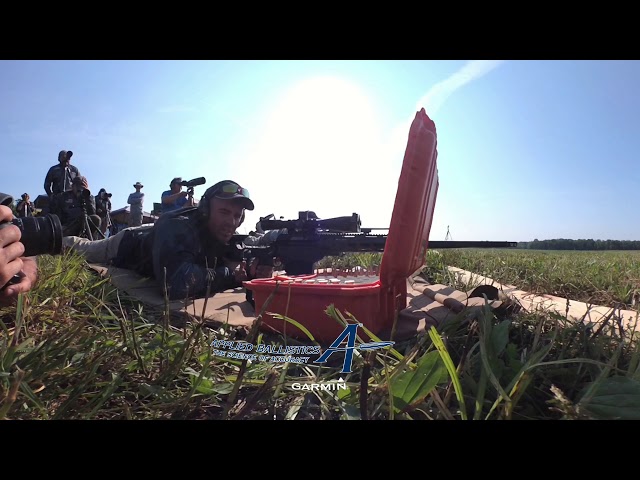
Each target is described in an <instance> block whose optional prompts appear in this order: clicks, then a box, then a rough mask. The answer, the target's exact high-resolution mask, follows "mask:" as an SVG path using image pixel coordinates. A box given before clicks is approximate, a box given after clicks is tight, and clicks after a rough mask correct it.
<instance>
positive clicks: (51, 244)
mask: <svg viewBox="0 0 640 480" xmlns="http://www.w3.org/2000/svg"><path fill="white" fill-rule="evenodd" d="M12 203H13V197H11V195H7V194H5V193H0V204H1V205H4V206H6V207H10V206H11V204H12ZM10 223H12V224H13V225H15V226H16V227H18V228H19V229H20V232H21V234H22V236H21V237H20V242H22V244H23V245H24V256H25V257H32V256H35V255H43V254H49V255H58V254H60V252H62V224H61V223H60V219H59V218H58V216H57V215H54V214H51V213H49V214H47V215H44V216H42V217H24V218H16V217H14V219H13V220H12V221H11V222H2V223H0V228H4V227H5V226H6V225H9V224H10Z"/></svg>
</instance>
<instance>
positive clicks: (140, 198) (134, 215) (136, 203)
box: [127, 182, 144, 227]
mask: <svg viewBox="0 0 640 480" xmlns="http://www.w3.org/2000/svg"><path fill="white" fill-rule="evenodd" d="M143 187H144V185H142V184H141V183H140V182H136V183H135V184H134V185H133V188H135V189H136V191H135V192H133V193H131V194H129V198H128V199H127V203H128V204H129V205H131V207H130V208H129V226H130V227H139V226H140V225H142V204H143V202H144V193H142V192H141V191H140V189H142V188H143Z"/></svg>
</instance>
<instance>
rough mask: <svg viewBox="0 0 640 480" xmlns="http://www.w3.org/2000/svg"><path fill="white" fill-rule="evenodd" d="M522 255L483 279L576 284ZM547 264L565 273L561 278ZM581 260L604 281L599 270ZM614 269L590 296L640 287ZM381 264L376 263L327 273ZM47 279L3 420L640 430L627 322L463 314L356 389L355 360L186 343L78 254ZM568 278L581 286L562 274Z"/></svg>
mask: <svg viewBox="0 0 640 480" xmlns="http://www.w3.org/2000/svg"><path fill="white" fill-rule="evenodd" d="M520 253H524V254H525V255H529V254H531V253H535V252H519V251H518V252H483V254H482V257H483V258H484V259H485V260H486V259H488V258H492V259H493V261H494V263H495V265H499V264H500V265H502V264H503V262H504V265H505V267H503V268H502V269H500V270H499V271H491V270H482V269H480V270H481V271H480V272H479V273H482V272H484V273H486V274H488V275H489V276H491V277H493V278H496V279H499V278H500V277H499V275H500V274H501V272H504V273H505V274H506V273H507V272H515V271H518V272H519V274H520V275H521V277H522V278H528V279H530V280H531V281H532V282H533V280H534V279H535V278H538V279H541V281H544V282H547V280H546V279H547V278H554V279H559V278H562V279H563V280H562V281H561V283H562V284H567V283H573V284H576V280H575V279H574V281H567V280H565V279H569V278H571V276H570V275H569V273H567V270H566V269H568V268H569V267H568V266H567V265H570V264H571V262H563V261H562V260H561V259H560V257H553V256H551V255H549V256H544V255H543V256H535V255H533V256H530V257H529V256H524V257H521V258H527V259H529V258H530V259H531V260H527V262H529V263H527V265H531V267H530V268H528V269H525V270H517V267H515V266H514V265H515V264H512V263H511V258H515V257H511V255H512V254H513V255H515V254H520ZM548 253H550V252H545V255H547V254H548ZM455 255H458V258H460V259H464V258H469V260H468V261H471V260H470V258H471V256H470V252H469V253H467V252H458V253H456V252H452V251H451V252H442V255H439V254H436V253H435V252H431V253H430V254H429V258H428V260H427V265H429V267H428V268H425V271H424V276H425V277H427V278H435V277H437V276H438V275H442V277H441V278H439V279H438V280H439V281H446V279H447V277H446V269H444V268H443V265H444V264H445V263H447V262H448V261H449V259H453V258H455ZM552 255H553V254H552ZM536 258H537V259H551V258H555V260H553V262H554V264H555V265H557V267H556V268H555V269H552V270H551V271H550V272H549V277H544V276H543V275H542V272H543V271H544V270H543V269H544V268H546V267H541V266H540V265H541V263H540V262H541V260H537V261H536V260H535V259H536ZM572 258H574V259H578V258H580V259H583V258H584V261H585V262H586V263H585V265H589V262H592V261H593V259H595V258H599V257H598V254H594V255H593V256H592V257H590V256H589V255H583V256H581V255H575V256H574V257H572ZM602 258H607V257H602ZM608 258H609V263H610V264H612V266H610V267H609V268H608V269H607V268H604V267H601V266H597V265H599V264H598V263H597V262H596V263H593V264H590V265H592V266H593V270H592V271H594V272H602V273H600V278H593V279H588V278H587V271H586V270H580V271H579V273H577V274H573V277H576V278H577V281H578V283H577V284H578V285H582V284H585V285H586V284H595V285H596V289H595V290H598V291H599V290H606V289H604V288H603V287H602V285H604V284H605V283H606V281H605V278H607V277H606V275H608V274H609V273H606V272H610V273H611V274H613V273H614V272H621V271H623V270H621V269H623V268H628V269H629V272H633V271H636V270H633V269H634V268H637V260H635V261H636V264H635V267H634V264H633V262H629V263H623V264H622V265H617V264H616V262H619V261H620V260H618V258H620V257H615V256H612V257H608ZM614 258H615V259H616V260H614ZM378 261H379V256H376V255H365V256H359V257H356V256H347V257H343V258H340V259H328V260H327V261H326V263H327V264H331V265H336V263H337V262H342V266H353V265H355V264H360V265H364V263H365V262H369V263H370V265H373V264H376V262H378ZM602 261H603V262H605V263H606V261H605V260H602ZM574 264H575V260H574ZM614 264H616V265H617V266H616V265H614ZM470 265H471V264H469V265H466V264H459V265H457V266H460V267H461V268H469V269H471V266H470ZM475 265H478V264H475ZM485 265H486V267H485V268H487V269H489V268H490V264H485ZM506 265H511V267H510V268H507V267H506ZM625 265H626V267H624V266H625ZM364 266H367V265H364ZM534 266H536V267H535V268H534ZM40 267H41V277H40V280H39V283H38V285H37V287H36V288H35V289H34V290H33V291H32V292H30V293H29V294H27V295H25V296H23V297H21V298H20V299H19V302H18V304H17V305H16V306H12V307H4V308H2V309H0V320H1V321H0V419H135V420H141V419H216V420H218V419H275V420H282V419H297V420H322V419H374V420H390V419H393V420H410V419H414V420H428V419H450V420H458V419H462V420H465V419H478V420H482V419H581V418H594V419H618V418H622V419H628V418H633V419H640V368H639V366H640V349H639V347H638V339H637V335H636V334H635V333H634V332H631V331H628V330H625V329H623V328H622V327H621V326H619V325H618V324H617V323H616V322H615V321H611V322H610V323H608V324H605V325H603V326H597V325H590V324H587V323H584V322H582V323H577V324H574V323H571V322H569V321H568V320H567V319H565V318H563V317H562V316H560V315H557V314H536V315H531V314H517V315H510V316H506V317H500V318H498V317H496V316H495V315H494V314H493V312H492V311H491V310H489V309H488V308H487V309H484V310H483V311H477V312H475V313H473V314H471V315H469V314H465V313H464V312H463V313H462V314H459V315H457V316H452V318H451V319H450V320H448V321H447V322H445V323H444V324H441V325H439V326H438V328H437V329H435V328H433V329H431V330H429V331H428V332H424V333H423V334H421V335H419V336H417V337H416V338H414V339H411V340H409V341H405V342H401V343H396V344H395V345H394V348H393V349H391V350H389V349H386V350H374V351H369V352H360V351H355V354H354V359H353V369H352V373H349V374H340V373H339V372H340V366H341V361H340V359H338V364H335V362H334V364H330V365H329V366H326V367H325V366H322V367H321V366H318V365H317V364H312V363H310V364H307V365H296V364H289V363H280V364H271V363H264V362H248V361H246V360H236V359H229V358H221V357H217V356H215V355H214V352H213V349H212V347H211V344H212V342H213V341H214V340H216V339H218V340H246V341H249V342H251V343H256V344H260V343H264V344H273V345H279V344H283V343H286V344H288V345H295V344H297V343H299V342H295V341H294V340H292V339H283V338H280V337H273V336H272V337H268V336H265V335H263V334H261V333H259V331H258V330H257V329H254V330H252V331H251V332H243V331H239V330H236V329H226V328H223V327H219V328H209V327H207V326H205V325H203V324H188V325H185V326H184V327H182V328H176V327H173V326H171V325H170V324H169V317H168V315H167V313H166V312H165V311H163V309H159V310H154V309H150V308H148V307H147V306H144V305H141V304H139V303H137V302H135V301H133V300H132V299H130V298H127V297H126V296H124V295H123V294H122V293H121V292H118V291H117V290H116V289H115V288H114V287H113V286H112V285H111V284H110V283H109V281H108V280H105V279H101V278H100V277H99V276H98V275H97V274H95V272H93V271H92V270H90V269H88V268H87V266H86V264H85V263H84V261H83V260H81V259H80V258H79V257H76V256H74V255H71V254H69V255H63V256H57V257H49V256H43V257H42V258H41V260H40ZM476 271H477V268H476ZM561 271H564V272H565V273H564V275H565V276H561V275H556V274H555V273H554V272H561ZM633 275H635V274H634V273H629V276H627V277H625V278H628V279H631V278H632V277H633ZM510 278H511V277H510ZM514 278H516V277H514ZM518 278H520V277H518ZM580 279H582V280H581V282H582V283H581V282H580ZM503 281H506V279H503ZM554 281H555V282H557V281H558V280H554ZM510 282H511V280H510ZM603 282H604V283H603ZM514 283H515V282H514ZM545 285H549V284H548V283H545ZM598 285H600V287H598ZM616 285H618V286H619V285H620V284H619V283H617V284H616ZM576 286H577V285H576ZM607 291H609V290H607ZM610 291H613V290H610ZM621 291H622V290H621ZM326 313H327V315H328V316H329V317H331V318H332V319H333V320H332V321H337V322H344V317H346V316H347V314H346V312H338V311H336V310H334V309H332V308H331V307H328V308H327V312H326ZM298 320H301V319H298ZM308 343H310V344H313V342H311V341H309V342H308ZM334 357H335V356H334ZM340 377H342V378H343V379H344V380H345V381H346V384H347V386H348V389H346V390H339V391H300V390H294V389H292V383H293V382H303V383H304V382H328V381H332V380H337V379H339V378H340Z"/></svg>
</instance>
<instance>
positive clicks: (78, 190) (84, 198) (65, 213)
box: [51, 176, 100, 239]
mask: <svg viewBox="0 0 640 480" xmlns="http://www.w3.org/2000/svg"><path fill="white" fill-rule="evenodd" d="M51 213H55V214H56V215H58V217H60V223H61V224H62V234H63V235H64V236H70V235H76V236H83V237H89V235H90V238H92V239H93V238H97V235H99V233H98V232H99V231H100V217H99V216H98V215H97V214H96V200H95V198H94V196H93V195H91V192H90V191H89V184H88V182H87V179H86V178H85V177H83V176H79V177H75V178H74V179H73V181H72V182H71V190H70V191H68V192H62V193H61V194H59V195H55V196H54V200H53V202H52V204H51ZM85 213H86V224H85ZM87 225H88V227H89V231H87V228H86V227H87Z"/></svg>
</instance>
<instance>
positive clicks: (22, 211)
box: [16, 193, 34, 217]
mask: <svg viewBox="0 0 640 480" xmlns="http://www.w3.org/2000/svg"><path fill="white" fill-rule="evenodd" d="M20 198H21V199H22V200H20V201H19V202H18V205H17V206H16V212H17V213H18V216H19V217H33V214H34V209H33V203H31V200H29V194H28V193H23V194H22V196H21V197H20Z"/></svg>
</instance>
